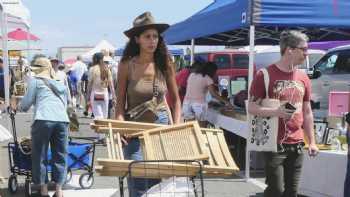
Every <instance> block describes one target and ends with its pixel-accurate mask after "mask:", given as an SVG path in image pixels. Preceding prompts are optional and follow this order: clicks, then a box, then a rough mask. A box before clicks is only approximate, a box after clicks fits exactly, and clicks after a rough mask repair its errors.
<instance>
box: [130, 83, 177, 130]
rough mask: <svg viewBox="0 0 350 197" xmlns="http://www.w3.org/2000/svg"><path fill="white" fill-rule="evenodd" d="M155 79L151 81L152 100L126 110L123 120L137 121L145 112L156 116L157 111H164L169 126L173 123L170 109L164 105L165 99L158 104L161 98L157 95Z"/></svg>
mask: <svg viewBox="0 0 350 197" xmlns="http://www.w3.org/2000/svg"><path fill="white" fill-rule="evenodd" d="M156 78H157V77H154V79H153V97H152V99H150V100H148V101H146V102H144V103H141V104H139V105H137V106H135V107H134V108H132V109H130V110H128V111H127V112H126V113H125V118H126V119H127V120H132V121H137V120H138V119H139V118H141V117H142V115H143V114H144V113H145V112H147V111H151V112H152V113H153V115H154V116H156V115H157V111H159V109H165V110H166V111H167V112H168V114H169V122H170V123H171V124H172V123H173V120H172V116H171V113H170V109H169V108H168V105H167V103H166V100H165V98H163V101H162V102H159V101H160V100H161V98H160V96H161V95H160V94H159V90H158V83H157V81H156Z"/></svg>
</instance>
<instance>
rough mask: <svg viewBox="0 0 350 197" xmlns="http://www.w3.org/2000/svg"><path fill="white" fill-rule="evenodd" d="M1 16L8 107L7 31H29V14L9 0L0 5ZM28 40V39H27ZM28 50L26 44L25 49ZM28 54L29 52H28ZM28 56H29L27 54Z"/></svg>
mask: <svg viewBox="0 0 350 197" xmlns="http://www.w3.org/2000/svg"><path fill="white" fill-rule="evenodd" d="M0 16H1V25H0V28H1V34H2V35H1V40H2V51H3V57H2V58H3V61H4V73H5V75H4V81H5V104H6V106H8V105H9V82H8V81H9V76H8V73H9V57H8V30H9V29H13V28H23V29H25V30H26V31H27V32H29V29H30V12H29V10H28V9H27V8H26V7H25V6H24V5H23V3H22V1H20V0H10V1H4V2H1V3H0ZM28 40H29V39H28ZM29 48H30V45H29V42H27V49H29ZM28 53H29V50H28ZM27 55H28V56H29V54H27Z"/></svg>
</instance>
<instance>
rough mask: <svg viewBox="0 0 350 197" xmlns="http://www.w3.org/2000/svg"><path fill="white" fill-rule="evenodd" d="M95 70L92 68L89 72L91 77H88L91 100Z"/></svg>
mask: <svg viewBox="0 0 350 197" xmlns="http://www.w3.org/2000/svg"><path fill="white" fill-rule="evenodd" d="M93 70H94V68H93V67H92V68H90V70H89V75H88V85H87V90H86V91H87V98H88V100H90V97H91V93H92V83H93V78H94V73H93Z"/></svg>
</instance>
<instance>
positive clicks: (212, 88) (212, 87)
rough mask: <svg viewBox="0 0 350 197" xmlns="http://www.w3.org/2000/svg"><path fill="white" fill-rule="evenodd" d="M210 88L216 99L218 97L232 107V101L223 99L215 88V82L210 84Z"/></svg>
mask: <svg viewBox="0 0 350 197" xmlns="http://www.w3.org/2000/svg"><path fill="white" fill-rule="evenodd" d="M208 90H209V93H210V94H211V95H212V96H213V97H214V98H215V99H217V100H219V101H221V102H223V103H225V105H228V106H231V107H232V105H231V103H230V102H229V101H228V100H225V99H223V98H222V97H221V96H220V95H219V93H218V92H217V91H216V90H215V86H214V84H211V85H209V86H208Z"/></svg>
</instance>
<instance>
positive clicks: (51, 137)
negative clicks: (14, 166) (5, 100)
mask: <svg viewBox="0 0 350 197" xmlns="http://www.w3.org/2000/svg"><path fill="white" fill-rule="evenodd" d="M31 70H32V71H33V72H34V73H35V76H34V77H33V79H32V80H31V81H30V82H29V84H28V90H27V92H26V94H25V95H24V97H23V99H22V101H21V103H20V104H19V105H18V106H17V105H16V103H15V101H12V102H11V108H12V109H13V110H16V109H17V110H19V111H28V110H29V109H30V107H31V106H32V105H34V106H35V108H34V123H33V124H32V129H31V138H32V155H31V159H32V181H33V183H34V184H36V185H40V186H41V189H40V196H49V195H48V186H47V184H48V174H47V171H48V169H47V167H48V158H47V151H48V147H49V145H50V148H51V153H52V159H51V164H52V181H54V182H55V183H56V192H55V195H54V196H55V197H62V196H63V192H62V185H63V184H64V183H65V180H66V174H67V170H66V169H67V161H66V160H67V147H68V127H69V118H68V115H67V110H66V109H67V99H68V90H67V88H66V86H65V85H64V84H63V83H62V82H59V81H56V77H55V72H54V70H53V68H52V66H51V63H50V60H49V59H47V58H45V57H41V56H40V57H38V58H36V59H34V60H33V63H32V65H31Z"/></svg>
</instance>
